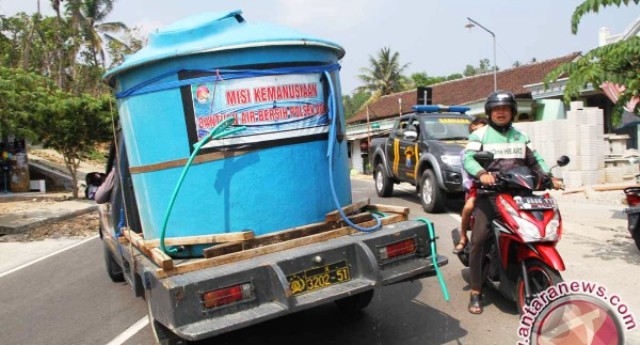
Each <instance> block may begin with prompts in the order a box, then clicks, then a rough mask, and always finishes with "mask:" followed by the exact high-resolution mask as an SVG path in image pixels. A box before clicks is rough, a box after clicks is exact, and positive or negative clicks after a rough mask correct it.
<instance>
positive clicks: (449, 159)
mask: <svg viewBox="0 0 640 345" xmlns="http://www.w3.org/2000/svg"><path fill="white" fill-rule="evenodd" d="M440 159H442V163H444V164H446V165H449V166H456V165H461V164H462V159H461V158H460V156H459V155H457V156H451V155H443V156H440Z"/></svg>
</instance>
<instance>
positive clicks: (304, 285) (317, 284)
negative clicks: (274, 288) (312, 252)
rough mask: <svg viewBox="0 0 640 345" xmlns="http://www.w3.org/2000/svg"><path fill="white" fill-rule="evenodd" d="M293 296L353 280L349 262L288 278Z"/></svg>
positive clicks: (337, 263) (311, 270)
mask: <svg viewBox="0 0 640 345" xmlns="http://www.w3.org/2000/svg"><path fill="white" fill-rule="evenodd" d="M287 280H288V281H289V288H290V289H291V294H292V295H294V296H295V295H299V294H302V293H305V292H310V291H315V290H318V289H322V288H325V287H327V286H331V285H335V284H340V283H343V282H346V281H349V280H351V272H349V266H348V265H347V261H346V260H345V261H340V262H336V263H333V264H329V265H325V266H322V267H315V268H311V269H308V270H305V271H302V272H298V273H294V274H292V275H290V276H288V277H287Z"/></svg>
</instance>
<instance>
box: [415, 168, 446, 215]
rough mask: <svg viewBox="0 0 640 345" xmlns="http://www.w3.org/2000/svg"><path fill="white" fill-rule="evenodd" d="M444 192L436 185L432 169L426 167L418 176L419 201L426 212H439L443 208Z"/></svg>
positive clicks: (436, 181)
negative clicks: (419, 176) (420, 175)
mask: <svg viewBox="0 0 640 345" xmlns="http://www.w3.org/2000/svg"><path fill="white" fill-rule="evenodd" d="M444 196H445V193H444V191H443V190H442V189H440V187H439V186H438V180H437V179H436V174H435V173H434V172H433V170H430V169H427V170H425V171H424V172H423V173H422V177H421V178H420V203H421V204H422V209H424V211H425V212H427V213H439V212H442V211H443V210H444Z"/></svg>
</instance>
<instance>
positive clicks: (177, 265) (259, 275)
mask: <svg viewBox="0 0 640 345" xmlns="http://www.w3.org/2000/svg"><path fill="white" fill-rule="evenodd" d="M356 206H358V205H357V204H356ZM356 206H352V210H351V211H352V212H351V213H352V214H351V216H350V218H351V219H353V220H354V221H356V222H357V223H359V224H360V225H362V226H371V225H373V224H374V223H375V221H374V220H371V219H372V215H371V213H370V211H373V210H376V212H379V211H381V210H384V211H382V212H384V213H385V216H384V218H382V223H383V224H384V226H383V227H382V228H381V229H379V230H377V231H375V232H372V233H362V232H358V231H356V230H354V229H353V228H351V227H349V226H345V225H344V224H343V223H342V221H341V220H339V219H337V218H336V217H335V215H331V214H329V215H327V219H328V221H325V222H321V223H316V224H310V225H307V226H303V227H299V228H294V229H289V230H286V231H282V232H278V233H275V234H269V235H264V236H259V237H255V238H251V239H247V240H244V241H235V242H231V243H227V244H222V245H217V246H213V247H212V248H211V249H210V250H207V251H205V255H209V256H210V257H208V258H196V259H171V258H168V260H171V262H170V263H168V262H166V258H165V260H164V261H163V260H160V259H159V258H158V257H157V255H156V254H153V253H155V252H157V251H156V250H153V251H151V250H149V248H145V247H143V246H141V245H143V244H144V243H145V242H144V241H141V239H140V236H139V235H137V234H133V233H132V232H129V231H124V232H123V233H124V234H125V236H126V237H121V238H120V240H119V243H120V245H121V246H122V247H121V249H123V251H121V252H124V255H123V257H124V258H125V260H127V261H129V260H131V258H135V262H134V270H133V271H134V272H136V273H137V275H139V276H140V277H141V278H142V279H141V280H142V283H143V285H144V289H145V295H146V298H147V302H148V305H149V313H150V315H152V317H153V319H154V320H155V321H157V322H158V323H160V324H161V325H163V326H164V327H166V328H167V329H169V330H170V331H171V332H173V333H175V334H176V335H178V336H179V337H181V338H184V339H188V340H199V339H203V338H207V337H211V336H215V335H217V334H221V333H224V332H228V331H231V330H235V329H239V328H243V327H246V326H249V325H252V324H256V323H259V322H263V321H265V320H269V319H273V318H276V317H279V316H282V315H286V314H289V313H293V312H296V311H300V310H303V309H307V308H311V307H314V306H317V305H320V304H324V303H328V302H331V301H338V300H341V299H344V298H347V297H350V296H358V295H360V294H363V293H366V292H368V291H371V290H372V289H374V288H376V287H379V286H383V285H389V284H394V283H399V282H403V281H407V280H413V279H419V278H421V277H424V276H429V275H432V274H434V273H435V267H434V265H433V258H432V257H431V255H432V253H431V248H430V241H431V238H430V237H429V234H428V231H427V229H426V226H425V224H423V223H420V222H417V221H407V218H408V209H406V208H397V207H393V206H383V205H368V204H367V205H365V207H359V206H358V207H356ZM132 234H133V235H132ZM407 241H408V242H407ZM398 243H415V244H414V245H415V248H414V250H413V251H412V252H410V253H406V254H403V255H400V256H396V257H392V258H390V259H389V258H387V259H385V258H384V256H385V255H383V254H382V248H388V246H389V245H394V244H398ZM129 244H131V245H129ZM393 248H395V247H393ZM155 249H157V248H155ZM115 250H117V248H112V251H115ZM387 254H388V253H387ZM436 262H437V264H438V266H442V265H445V264H446V263H447V259H446V257H443V256H437V258H436ZM163 267H165V268H163ZM337 271H341V272H342V274H341V275H342V278H343V279H338V280H340V281H338V280H336V279H337V278H336V272H337ZM339 275H340V274H339ZM317 277H327V278H326V279H327V280H325V281H324V282H323V283H322V284H319V285H321V286H318V284H316V286H312V287H309V286H306V287H305V285H312V284H313V283H312V282H313V281H314V279H316V278H317ZM332 279H333V280H332ZM305 281H306V283H305ZM310 283H311V284H310ZM233 286H242V287H243V289H245V288H246V290H247V291H244V292H243V294H244V293H246V298H243V299H242V300H239V301H236V302H233V303H228V304H224V305H220V306H214V307H211V306H207V302H206V301H207V297H205V296H207V295H205V294H206V293H207V292H211V291H216V290H219V289H224V288H225V287H233Z"/></svg>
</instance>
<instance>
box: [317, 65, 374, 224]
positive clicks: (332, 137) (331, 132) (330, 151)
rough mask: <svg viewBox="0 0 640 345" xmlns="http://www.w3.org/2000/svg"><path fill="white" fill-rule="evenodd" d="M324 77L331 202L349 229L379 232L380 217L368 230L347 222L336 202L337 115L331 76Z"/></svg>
mask: <svg viewBox="0 0 640 345" xmlns="http://www.w3.org/2000/svg"><path fill="white" fill-rule="evenodd" d="M324 75H325V77H327V83H328V84H329V118H330V119H331V127H330V128H329V138H328V143H329V145H328V149H327V157H329V184H330V185H331V195H332V196H333V202H334V203H335V204H336V208H337V209H338V212H339V213H340V217H342V220H344V222H345V223H346V224H347V225H349V226H350V227H352V228H354V229H356V230H358V231H360V232H374V231H376V230H379V229H380V228H381V227H382V221H380V217H379V216H378V215H376V214H373V218H374V219H375V220H376V224H375V225H374V226H372V227H370V228H365V227H362V226H359V225H357V224H355V223H353V222H352V221H351V220H349V217H347V215H346V214H344V211H342V207H341V206H340V202H339V201H338V195H337V194H336V187H335V183H334V181H333V179H334V178H333V146H334V140H336V139H337V136H338V135H337V133H336V121H337V118H338V115H337V114H336V112H335V108H336V106H335V104H334V102H335V99H334V90H333V81H332V80H331V74H329V72H327V71H325V72H324Z"/></svg>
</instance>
